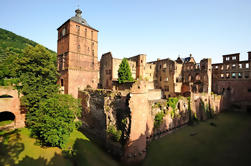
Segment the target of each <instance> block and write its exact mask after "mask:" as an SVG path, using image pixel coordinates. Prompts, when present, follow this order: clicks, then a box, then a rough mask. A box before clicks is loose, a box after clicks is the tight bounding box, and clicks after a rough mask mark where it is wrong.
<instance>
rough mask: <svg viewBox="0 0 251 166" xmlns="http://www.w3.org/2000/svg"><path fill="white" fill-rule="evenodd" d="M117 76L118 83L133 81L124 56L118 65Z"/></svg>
mask: <svg viewBox="0 0 251 166" xmlns="http://www.w3.org/2000/svg"><path fill="white" fill-rule="evenodd" d="M118 77H119V78H118V81H119V83H120V84H121V83H125V82H132V81H133V78H132V73H131V69H130V66H129V63H128V61H127V59H126V58H124V59H123V60H122V62H121V64H120V65H119V70H118Z"/></svg>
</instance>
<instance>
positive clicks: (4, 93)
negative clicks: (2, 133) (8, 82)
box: [0, 86, 25, 128]
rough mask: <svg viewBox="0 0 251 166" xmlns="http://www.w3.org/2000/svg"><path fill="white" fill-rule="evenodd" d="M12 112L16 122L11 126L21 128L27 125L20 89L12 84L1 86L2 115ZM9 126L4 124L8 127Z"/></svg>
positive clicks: (0, 111) (0, 106) (0, 102)
mask: <svg viewBox="0 0 251 166" xmlns="http://www.w3.org/2000/svg"><path fill="white" fill-rule="evenodd" d="M3 113H12V114H13V115H14V116H15V117H14V123H13V124H10V125H9V127H12V128H21V127H24V126H25V111H24V109H21V105H20V98H19V95H18V91H17V90H15V89H14V88H13V87H11V86H0V115H1V116H2V114H3ZM6 127H8V126H4V128H6Z"/></svg>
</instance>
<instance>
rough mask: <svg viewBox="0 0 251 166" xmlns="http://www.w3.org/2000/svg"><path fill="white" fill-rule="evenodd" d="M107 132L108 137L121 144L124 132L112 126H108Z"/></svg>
mask: <svg viewBox="0 0 251 166" xmlns="http://www.w3.org/2000/svg"><path fill="white" fill-rule="evenodd" d="M106 132H107V133H108V136H109V137H110V138H111V139H112V140H113V141H114V142H119V140H120V138H121V135H122V131H121V130H118V129H117V128H116V126H114V125H110V126H108V128H107V130H106Z"/></svg>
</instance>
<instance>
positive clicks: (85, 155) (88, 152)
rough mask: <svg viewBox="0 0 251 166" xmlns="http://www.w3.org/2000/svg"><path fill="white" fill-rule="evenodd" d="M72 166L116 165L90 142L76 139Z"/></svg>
mask: <svg viewBox="0 0 251 166" xmlns="http://www.w3.org/2000/svg"><path fill="white" fill-rule="evenodd" d="M73 153H74V154H75V155H74V157H73V161H74V165H79V166H81V165H89V166H99V165H102V166H113V165H114V166H115V165H118V163H117V162H116V161H115V160H113V159H112V158H111V157H110V156H109V155H108V154H106V153H105V152H103V151H102V150H101V149H99V147H97V146H96V145H94V144H93V143H91V142H90V141H87V140H83V139H76V141H75V143H74V145H73Z"/></svg>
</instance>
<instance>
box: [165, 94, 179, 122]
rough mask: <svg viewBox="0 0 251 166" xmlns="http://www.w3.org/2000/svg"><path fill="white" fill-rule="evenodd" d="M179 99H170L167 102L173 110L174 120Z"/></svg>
mask: <svg viewBox="0 0 251 166" xmlns="http://www.w3.org/2000/svg"><path fill="white" fill-rule="evenodd" d="M178 101H179V99H178V98H177V97H169V98H168V100H167V105H168V106H169V107H171V108H172V112H171V117H172V118H174V116H175V113H176V110H177V103H178Z"/></svg>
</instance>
